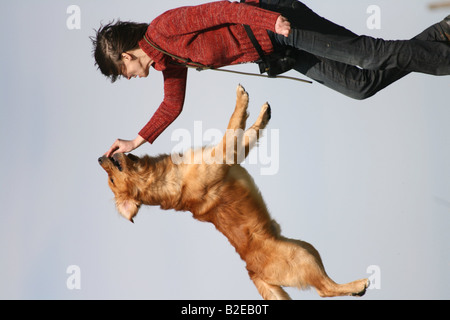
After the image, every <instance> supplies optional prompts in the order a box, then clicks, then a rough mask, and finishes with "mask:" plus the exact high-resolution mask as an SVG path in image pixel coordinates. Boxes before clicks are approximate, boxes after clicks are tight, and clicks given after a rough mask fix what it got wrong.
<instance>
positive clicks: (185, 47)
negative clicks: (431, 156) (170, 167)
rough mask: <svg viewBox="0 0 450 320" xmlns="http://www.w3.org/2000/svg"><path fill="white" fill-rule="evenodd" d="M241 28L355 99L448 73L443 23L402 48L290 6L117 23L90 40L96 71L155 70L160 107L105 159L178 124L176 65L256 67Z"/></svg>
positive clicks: (227, 5)
mask: <svg viewBox="0 0 450 320" xmlns="http://www.w3.org/2000/svg"><path fill="white" fill-rule="evenodd" d="M244 25H249V26H250V27H251V29H252V31H253V34H254V36H255V38H256V40H257V42H258V43H259V45H260V46H261V49H262V51H263V53H264V55H270V54H271V53H273V52H274V51H277V50H278V49H282V48H285V47H290V48H295V64H294V65H293V69H295V70H297V71H299V72H301V73H302V74H305V75H306V76H308V77H310V78H311V79H313V80H315V81H317V82H319V83H321V84H323V85H325V86H327V87H329V88H331V89H333V90H336V91H338V92H341V93H343V94H345V95H347V96H349V97H352V98H355V99H366V98H368V97H371V96H373V95H374V94H375V93H377V92H378V91H380V90H381V89H383V88H385V87H386V86H388V85H389V84H391V83H393V82H394V81H396V80H398V79H400V78H402V77H403V76H405V75H407V74H408V73H410V72H421V73H427V74H431V75H449V74H450V16H448V17H447V18H445V19H444V20H443V21H441V22H439V23H436V24H435V25H433V26H431V27H430V28H428V29H426V30H425V31H423V32H422V33H421V34H419V35H418V36H416V37H415V38H413V39H411V40H404V41H386V40H383V39H375V38H371V37H367V36H358V35H356V34H354V33H353V32H351V31H349V30H347V29H345V28H343V27H341V26H339V25H336V24H334V23H332V22H330V21H328V20H326V19H324V18H322V17H320V16H318V15H317V14H315V13H314V12H313V11H311V10H310V9H309V8H308V7H306V6H305V5H304V4H303V3H301V2H299V1H296V0H247V1H246V3H236V2H234V3H231V2H228V1H218V2H212V3H206V4H203V5H199V6H192V7H181V8H177V9H173V10H170V11H167V12H166V13H164V14H162V15H160V16H159V17H157V18H156V19H155V20H153V21H152V22H151V23H150V25H147V24H137V23H130V22H120V21H119V22H117V23H115V24H108V25H106V26H104V27H102V28H100V30H99V31H98V32H97V36H96V38H93V39H92V40H93V44H94V56H95V60H96V64H97V66H98V67H99V69H100V71H101V72H102V73H103V74H104V75H105V76H107V77H109V78H110V79H111V80H112V81H113V82H114V81H115V80H116V79H117V78H118V77H120V76H124V77H126V78H127V79H131V78H135V77H137V76H139V77H147V76H148V74H149V70H150V67H153V68H154V69H155V70H158V71H161V72H162V73H163V76H164V101H163V102H162V103H161V105H160V106H159V108H158V109H157V110H156V112H155V114H154V115H153V117H152V118H151V119H150V121H149V122H148V123H147V124H146V125H145V126H144V128H143V129H142V130H141V131H140V132H139V134H138V136H137V137H136V139H134V140H122V139H118V140H116V141H115V142H114V144H113V145H112V146H111V148H110V149H109V150H108V151H107V152H106V154H105V155H106V156H108V157H109V156H111V155H113V154H114V153H118V152H130V151H132V150H134V149H136V148H137V147H139V146H140V145H142V144H143V143H145V142H147V141H148V142H150V143H153V141H154V140H155V139H156V138H157V137H158V136H159V135H160V134H161V133H162V132H163V131H164V130H165V129H166V128H167V127H168V126H169V125H170V124H171V123H172V122H173V121H174V120H175V119H176V118H177V117H178V115H179V114H180V113H181V111H182V108H183V104H184V97H185V90H186V80H187V67H186V65H185V60H184V59H188V60H189V61H193V62H196V63H200V64H203V65H206V66H210V67H214V68H218V67H222V66H227V65H234V64H239V63H246V62H255V61H257V60H259V58H260V56H259V54H258V51H257V50H256V49H255V46H254V44H253V43H252V41H251V39H250V37H249V36H248V34H247V32H246V30H245V28H244ZM144 36H145V37H144ZM158 48H162V49H164V50H165V51H167V52H169V53H171V54H173V55H175V56H177V57H181V58H183V59H182V60H180V59H174V58H173V57H170V56H168V55H166V54H165V53H162V52H161V51H160V50H158Z"/></svg>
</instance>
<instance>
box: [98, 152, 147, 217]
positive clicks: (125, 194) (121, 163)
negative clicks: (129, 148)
mask: <svg viewBox="0 0 450 320" xmlns="http://www.w3.org/2000/svg"><path fill="white" fill-rule="evenodd" d="M139 161H140V158H139V157H136V156H135V155H132V154H128V155H125V154H123V153H117V154H115V155H114V156H112V157H111V158H108V157H105V156H103V157H100V158H99V159H98V162H99V164H100V165H101V166H102V168H103V169H105V171H106V172H107V173H108V178H109V179H108V184H109V187H110V188H111V190H112V192H113V193H114V197H115V200H116V207H117V210H118V211H119V213H120V214H121V215H122V216H123V217H124V218H125V219H127V220H129V221H131V222H133V217H134V216H136V214H137V212H138V211H139V207H140V206H141V204H142V203H141V201H140V200H139V190H138V189H137V187H136V181H134V180H135V177H136V175H135V174H133V173H134V172H136V170H137V168H138V166H139Z"/></svg>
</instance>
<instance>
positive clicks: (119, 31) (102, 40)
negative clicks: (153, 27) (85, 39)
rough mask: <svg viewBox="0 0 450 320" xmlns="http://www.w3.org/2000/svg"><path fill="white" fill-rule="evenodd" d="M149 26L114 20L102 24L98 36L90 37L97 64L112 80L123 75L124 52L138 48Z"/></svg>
mask: <svg viewBox="0 0 450 320" xmlns="http://www.w3.org/2000/svg"><path fill="white" fill-rule="evenodd" d="M147 28H148V24H147V23H136V22H122V21H120V20H118V21H117V22H114V21H112V22H110V23H108V24H106V25H105V26H103V25H101V26H100V28H99V29H98V30H97V31H96V36H95V37H91V38H90V39H91V41H92V45H93V50H92V51H93V55H94V58H95V65H96V66H97V67H98V69H99V70H100V71H101V73H103V74H104V75H105V76H106V77H108V78H110V79H111V82H115V81H116V80H117V78H118V77H119V76H121V75H122V72H121V68H122V60H121V58H122V57H121V56H122V53H124V52H127V51H129V50H133V49H136V48H137V47H138V46H139V45H138V42H139V40H141V39H142V38H143V37H144V34H145V32H146V31H147Z"/></svg>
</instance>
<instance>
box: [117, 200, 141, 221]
mask: <svg viewBox="0 0 450 320" xmlns="http://www.w3.org/2000/svg"><path fill="white" fill-rule="evenodd" d="M116 207H117V210H118V211H119V213H120V214H121V215H122V216H123V217H124V218H125V219H127V220H129V221H131V222H133V223H134V221H133V217H134V216H136V214H137V213H138V211H139V207H140V204H139V203H136V202H135V201H133V200H129V199H128V200H123V201H117V202H116Z"/></svg>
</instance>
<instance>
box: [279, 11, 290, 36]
mask: <svg viewBox="0 0 450 320" xmlns="http://www.w3.org/2000/svg"><path fill="white" fill-rule="evenodd" d="M275 32H276V33H278V34H281V35H283V36H285V37H288V36H289V34H290V33H291V23H290V22H289V21H288V19H286V18H285V17H283V16H279V17H278V19H277V22H276V23H275Z"/></svg>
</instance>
